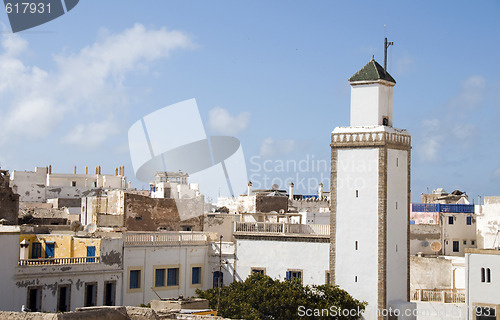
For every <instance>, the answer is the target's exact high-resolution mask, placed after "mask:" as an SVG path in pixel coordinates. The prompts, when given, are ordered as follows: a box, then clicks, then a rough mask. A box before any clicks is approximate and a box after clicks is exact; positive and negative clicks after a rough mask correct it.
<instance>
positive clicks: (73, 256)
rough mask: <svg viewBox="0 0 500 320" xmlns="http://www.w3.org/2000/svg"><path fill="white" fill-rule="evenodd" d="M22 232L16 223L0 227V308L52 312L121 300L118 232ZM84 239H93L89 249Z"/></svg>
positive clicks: (119, 301)
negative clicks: (84, 234)
mask: <svg viewBox="0 0 500 320" xmlns="http://www.w3.org/2000/svg"><path fill="white" fill-rule="evenodd" d="M23 233H24V232H23V231H21V228H20V227H17V226H12V227H1V228H0V242H1V243H2V245H1V246H0V254H1V256H2V259H3V261H2V263H1V264H0V268H1V270H0V271H1V272H0V280H1V281H2V289H1V292H2V299H0V310H7V311H21V308H22V306H23V305H24V306H25V307H26V308H28V309H30V310H31V311H40V312H57V311H70V310H75V309H76V308H79V307H85V306H99V305H121V304H122V303H123V302H122V295H121V292H122V288H121V286H122V274H123V269H122V240H121V235H119V236H118V237H114V238H111V237H106V238H89V237H76V236H73V235H72V234H23ZM21 238H24V240H23V241H20V239H21ZM41 238H43V240H42V241H40V239H41ZM38 241H40V242H38ZM37 243H38V246H36V244H37ZM86 243H89V244H93V245H92V246H91V247H92V248H93V251H92V255H89V250H88V246H87V245H86ZM36 248H39V249H38V254H37V257H36V258H35V257H34V254H36V252H37V249H36ZM49 248H52V249H51V251H50V252H49ZM79 250H80V252H81V253H78V251H79ZM40 254H41V255H40Z"/></svg>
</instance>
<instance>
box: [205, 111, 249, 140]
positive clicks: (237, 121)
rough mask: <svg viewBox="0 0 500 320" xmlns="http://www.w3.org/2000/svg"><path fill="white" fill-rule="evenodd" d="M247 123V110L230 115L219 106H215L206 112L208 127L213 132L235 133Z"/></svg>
mask: <svg viewBox="0 0 500 320" xmlns="http://www.w3.org/2000/svg"><path fill="white" fill-rule="evenodd" d="M249 123H250V113H249V112H242V113H240V114H238V115H236V116H232V115H231V114H229V112H228V111H227V110H226V109H224V108H221V107H215V108H213V109H211V110H210V111H209V112H208V127H209V128H210V129H211V130H212V131H214V132H215V133H219V134H227V135H236V134H238V133H240V132H242V131H243V130H245V129H246V128H247V127H248V124H249Z"/></svg>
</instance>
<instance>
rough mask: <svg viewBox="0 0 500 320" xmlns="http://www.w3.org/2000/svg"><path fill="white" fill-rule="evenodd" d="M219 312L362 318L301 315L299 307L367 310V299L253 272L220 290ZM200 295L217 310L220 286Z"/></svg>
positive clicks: (249, 319) (285, 318)
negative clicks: (363, 300)
mask: <svg viewBox="0 0 500 320" xmlns="http://www.w3.org/2000/svg"><path fill="white" fill-rule="evenodd" d="M220 290H221V294H220V306H219V312H218V315H220V316H222V317H226V318H232V319H245V320H264V319H282V320H293V319H307V318H314V319H349V320H351V319H353V320H354V319H359V317H358V316H357V315H354V316H339V317H335V316H332V314H331V313H328V314H326V313H324V314H323V316H321V315H319V316H318V315H316V316H314V317H307V316H304V313H302V315H303V316H299V313H300V312H299V311H300V310H299V307H300V306H303V307H302V310H306V309H311V310H314V309H318V310H321V309H328V310H329V312H330V310H334V309H336V310H339V309H340V310H344V309H348V310H358V309H359V310H364V309H365V306H366V302H360V301H359V300H356V299H354V298H352V297H351V296H350V295H349V294H348V293H347V292H346V291H344V290H342V289H340V288H338V287H336V286H335V287H334V286H330V285H320V286H303V285H302V284H301V283H300V282H299V281H298V280H297V279H292V280H285V281H280V280H273V279H272V278H271V277H269V276H266V275H262V274H258V273H254V274H252V275H251V276H249V277H248V278H247V279H246V280H245V281H244V282H237V281H235V282H233V283H231V284H230V285H229V286H227V287H223V288H221V289H220ZM196 294H197V295H198V297H199V298H203V299H207V300H208V301H209V302H210V308H212V309H214V310H215V309H217V298H218V294H219V288H213V289H208V290H206V291H201V290H199V289H198V290H196Z"/></svg>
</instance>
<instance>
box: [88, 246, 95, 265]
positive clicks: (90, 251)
mask: <svg viewBox="0 0 500 320" xmlns="http://www.w3.org/2000/svg"><path fill="white" fill-rule="evenodd" d="M87 257H95V246H87ZM86 260H87V262H95V258H87V259H86Z"/></svg>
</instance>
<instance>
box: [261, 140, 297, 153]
mask: <svg viewBox="0 0 500 320" xmlns="http://www.w3.org/2000/svg"><path fill="white" fill-rule="evenodd" d="M296 149H297V142H296V141H295V140H293V139H285V140H274V139H273V138H271V137H269V138H266V139H264V141H262V144H261V145H260V150H259V155H260V156H262V157H272V156H282V155H286V154H289V153H292V152H293V151H295V150H296Z"/></svg>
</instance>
